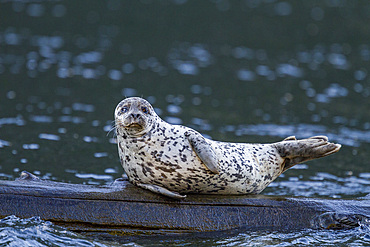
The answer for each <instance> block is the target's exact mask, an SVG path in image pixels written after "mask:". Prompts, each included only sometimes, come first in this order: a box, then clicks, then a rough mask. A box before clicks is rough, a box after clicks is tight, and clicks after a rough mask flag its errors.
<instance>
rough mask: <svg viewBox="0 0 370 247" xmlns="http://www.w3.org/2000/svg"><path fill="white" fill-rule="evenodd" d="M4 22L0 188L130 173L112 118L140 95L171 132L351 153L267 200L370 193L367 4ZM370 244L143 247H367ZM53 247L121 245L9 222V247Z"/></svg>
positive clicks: (71, 9) (185, 6)
mask: <svg viewBox="0 0 370 247" xmlns="http://www.w3.org/2000/svg"><path fill="white" fill-rule="evenodd" d="M0 16H1V20H0V179H11V180H12V179H14V178H16V177H18V176H19V173H20V171H22V170H27V171H30V172H33V173H35V174H36V175H38V176H40V177H42V178H44V179H50V180H56V181H65V182H71V183H86V184H106V183H110V182H112V181H113V180H114V179H116V178H118V177H120V176H121V174H122V168H121V167H120V164H119V160H118V154H117V148H116V144H115V140H114V136H113V133H109V134H108V132H109V130H110V129H111V126H112V120H113V110H114V108H115V106H116V104H117V103H118V102H119V101H120V100H121V99H123V98H124V97H125V96H143V97H145V98H146V99H148V100H149V101H150V102H151V103H152V104H153V105H154V107H156V110H157V112H158V113H159V114H160V116H161V117H162V118H164V119H165V120H166V121H168V122H171V123H174V124H183V125H186V126H190V127H193V128H195V129H197V130H198V131H200V132H201V133H202V134H204V135H205V136H209V137H211V138H213V139H216V140H223V141H233V142H274V141H279V140H281V139H283V138H285V137H287V136H289V135H296V136H297V137H298V138H304V137H309V136H312V135H322V134H325V135H327V136H329V138H330V139H331V140H332V141H335V142H339V143H341V144H343V147H342V150H341V151H340V152H339V153H337V154H335V155H333V156H330V157H327V158H324V159H320V160H314V161H310V162H308V163H307V164H301V165H297V166H296V167H295V169H291V170H290V171H288V172H286V173H285V174H284V175H283V176H281V177H280V178H279V179H277V180H276V181H275V182H274V183H272V184H271V185H270V186H269V187H268V188H267V189H266V190H265V191H264V192H263V194H266V195H287V196H304V197H315V198H324V197H325V198H352V199H353V198H358V197H362V196H365V195H367V194H369V193H370V161H369V160H370V153H369V149H370V106H369V105H370V104H369V103H370V101H369V99H370V77H369V73H370V71H369V68H370V66H369V65H370V43H369V40H370V2H368V1H345V0H326V1H275V0H265V1H262V0H249V1H227V0H212V1H211V0H210V1H187V0H172V1H170V0H167V1H166V0H162V1H160V0H158V1H154V0H141V1H113V0H110V1H92V0H91V1H7V0H0ZM40 232H41V233H42V234H44V235H42V234H41V236H42V237H36V235H37V234H39V233H40ZM369 232H370V231H369V228H368V227H367V226H362V227H359V228H356V229H354V230H346V231H313V230H306V231H299V232H291V233H278V232H248V233H245V234H239V235H237V236H219V237H218V236H215V237H214V238H208V239H201V240H194V239H193V240H191V239H188V240H184V239H178V240H174V239H171V240H159V239H158V240H157V241H155V240H154V242H153V241H152V242H150V243H149V242H140V241H139V242H138V243H137V244H142V245H150V244H154V245H161V244H173V245H195V244H196V245H208V246H213V245H218V246H225V245H227V246H243V245H245V246H250V245H256V246H258V245H260V246H262V245H281V246H291V245H308V246H317V245H321V246H323V245H327V246H332V245H336V246H338V245H343V246H346V245H351V246H366V245H369V244H370V237H369ZM6 235H13V236H14V238H9V237H5V236H6ZM18 241H21V242H18ZM51 243H55V244H56V245H61V246H62V245H67V246H73V245H75V246H104V245H108V246H112V245H115V244H116V243H114V242H104V241H97V242H94V241H91V240H89V239H86V238H84V237H83V236H79V235H76V234H74V233H71V232H68V231H65V230H64V229H61V228H58V227H55V226H53V225H51V224H49V223H48V222H43V221H40V220H39V219H37V218H32V219H27V220H20V219H17V218H14V217H10V218H7V219H3V220H1V221H0V244H2V245H6V244H8V245H10V246H12V245H13V246H14V245H20V244H21V245H23V244H29V245H33V246H37V245H39V246H43V245H51ZM127 244H128V246H135V244H134V243H127Z"/></svg>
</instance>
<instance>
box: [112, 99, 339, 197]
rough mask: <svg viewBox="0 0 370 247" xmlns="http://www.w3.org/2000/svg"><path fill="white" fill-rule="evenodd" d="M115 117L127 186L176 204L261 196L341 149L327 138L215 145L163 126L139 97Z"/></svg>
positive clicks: (121, 105) (182, 129)
mask: <svg viewBox="0 0 370 247" xmlns="http://www.w3.org/2000/svg"><path fill="white" fill-rule="evenodd" d="M114 115H115V129H116V134H117V143H118V152H119V158H120V161H121V164H122V167H123V169H124V171H125V173H126V174H127V177H128V179H129V181H130V182H131V183H133V184H134V185H137V186H139V187H141V188H144V189H148V190H150V191H152V192H155V193H159V194H162V195H165V196H168V197H172V198H178V199H179V198H184V197H185V196H186V194H189V193H196V194H225V195H235V194H258V193H260V192H261V191H263V190H264V189H265V188H266V187H267V186H268V185H269V184H270V183H271V182H272V181H274V180H275V179H276V178H277V177H278V176H279V175H280V174H282V173H283V172H284V171H286V170H287V169H289V168H290V167H292V166H294V165H296V164H298V163H301V162H305V161H308V160H312V159H316V158H320V157H324V156H327V155H330V154H333V153H335V152H337V151H339V149H340V147H341V145H339V144H334V143H330V142H328V138H327V137H326V136H314V137H311V138H308V139H303V140H297V139H296V138H295V137H294V136H291V137H288V138H286V139H284V140H283V141H281V142H277V143H271V144H247V143H229V142H220V141H214V140H210V139H207V138H204V137H203V136H202V135H201V134H200V133H198V132H197V131H195V130H193V129H191V128H188V127H185V126H181V125H172V124H169V123H167V122H165V121H163V120H162V119H161V118H160V117H159V116H158V115H157V114H156V113H155V111H154V109H153V107H152V106H151V104H150V103H149V102H148V101H146V100H145V99H143V98H139V97H131V98H126V99H124V100H122V101H121V102H120V103H119V104H118V105H117V107H116V109H115V114H114ZM184 194H185V195H184Z"/></svg>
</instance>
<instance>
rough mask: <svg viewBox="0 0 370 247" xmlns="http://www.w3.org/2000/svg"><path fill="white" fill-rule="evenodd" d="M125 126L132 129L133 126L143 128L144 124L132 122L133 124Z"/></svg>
mask: <svg viewBox="0 0 370 247" xmlns="http://www.w3.org/2000/svg"><path fill="white" fill-rule="evenodd" d="M125 127H126V128H127V129H131V128H133V129H142V128H143V126H141V124H138V123H131V124H129V125H127V126H125Z"/></svg>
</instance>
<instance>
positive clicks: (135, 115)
mask: <svg viewBox="0 0 370 247" xmlns="http://www.w3.org/2000/svg"><path fill="white" fill-rule="evenodd" d="M131 116H132V118H133V119H137V118H139V117H140V116H141V114H135V113H132V114H131Z"/></svg>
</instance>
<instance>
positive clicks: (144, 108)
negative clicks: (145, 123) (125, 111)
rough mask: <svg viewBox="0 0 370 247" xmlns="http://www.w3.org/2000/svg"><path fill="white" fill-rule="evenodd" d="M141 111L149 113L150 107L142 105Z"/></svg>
mask: <svg viewBox="0 0 370 247" xmlns="http://www.w3.org/2000/svg"><path fill="white" fill-rule="evenodd" d="M141 111H142V112H144V113H145V114H147V113H149V111H148V108H146V107H145V106H143V107H141Z"/></svg>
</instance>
